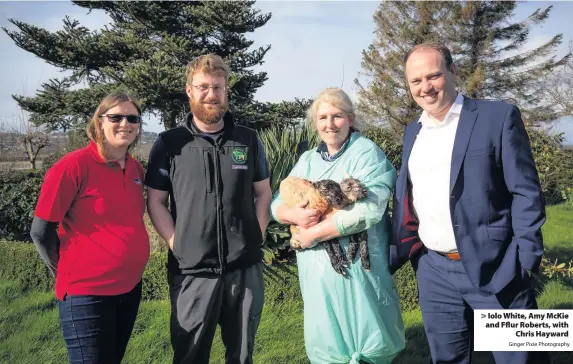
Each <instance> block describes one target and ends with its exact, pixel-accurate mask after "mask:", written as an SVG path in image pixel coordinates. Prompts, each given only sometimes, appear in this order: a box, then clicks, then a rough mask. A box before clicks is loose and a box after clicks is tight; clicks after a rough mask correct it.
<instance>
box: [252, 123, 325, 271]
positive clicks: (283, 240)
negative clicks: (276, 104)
mask: <svg viewBox="0 0 573 364" xmlns="http://www.w3.org/2000/svg"><path fill="white" fill-rule="evenodd" d="M259 138H260V139H261V142H262V143H263V145H264V147H265V152H266V154H267V160H268V163H269V167H270V170H271V190H272V192H273V195H274V194H275V193H277V192H278V190H279V186H280V183H281V181H282V180H283V179H284V178H286V177H287V176H288V175H289V173H290V171H291V170H292V169H293V167H294V165H295V164H296V162H297V161H298V159H299V158H300V156H301V155H302V154H303V153H304V152H306V151H307V150H309V149H312V148H314V147H316V146H317V145H318V135H317V133H316V131H315V130H314V129H313V128H312V127H309V126H308V124H305V126H304V127H299V128H289V129H285V128H284V127H280V126H279V125H273V126H271V127H270V128H266V129H265V130H263V131H261V132H259ZM289 240H290V233H289V231H288V227H287V226H283V225H281V224H279V223H277V222H276V221H271V223H270V224H269V227H268V229H267V236H266V238H265V241H266V245H267V246H268V247H269V248H271V249H284V248H288V246H289ZM267 253H268V252H267ZM277 253H279V255H280V254H281V253H280V252H277ZM271 259H272V254H265V261H266V262H267V263H270V262H271Z"/></svg>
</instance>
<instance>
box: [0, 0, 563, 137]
mask: <svg viewBox="0 0 573 364" xmlns="http://www.w3.org/2000/svg"><path fill="white" fill-rule="evenodd" d="M378 4H379V2H376V1H352V2H350V1H318V2H306V1H260V2H258V3H257V4H255V6H256V7H257V8H259V9H260V10H261V11H263V12H271V13H272V14H273V16H272V18H271V20H270V21H269V22H268V23H267V24H266V25H265V26H263V27H262V28H259V29H258V30H257V31H256V32H254V33H252V34H250V35H249V37H250V38H251V39H253V40H254V41H255V46H262V45H267V44H270V45H271V50H270V51H269V52H268V53H267V55H266V57H265V59H264V60H265V63H264V64H263V65H262V66H260V67H257V68H256V69H262V70H264V71H266V72H267V74H268V77H269V79H268V81H267V82H266V83H265V85H264V86H263V87H261V88H260V89H259V90H258V92H257V94H256V98H257V99H258V100H260V101H281V100H293V99H294V98H295V97H299V98H303V97H304V98H311V97H314V96H316V95H317V94H318V93H319V92H320V91H321V90H322V89H324V88H325V87H328V86H342V88H343V89H344V90H345V91H346V92H348V93H349V94H350V95H351V96H352V97H353V98H355V95H356V87H355V86H354V79H355V78H356V77H358V76H359V72H360V70H361V67H360V62H361V60H362V56H361V52H362V50H364V49H365V48H367V47H368V46H369V44H370V43H371V42H372V40H373V31H374V23H373V21H372V16H373V15H374V12H375V11H376V8H377V7H378ZM549 5H553V10H552V12H551V16H550V19H549V20H548V21H547V22H546V23H545V24H543V25H542V26H540V27H536V28H535V29H534V30H533V31H532V32H531V33H530V46H531V47H533V46H535V45H538V44H541V43H543V42H544V41H546V40H548V39H550V37H551V36H553V35H554V34H557V33H563V36H564V42H563V45H562V47H561V49H560V51H559V52H560V54H561V55H563V54H565V53H566V45H567V43H568V42H569V41H571V40H573V27H571V19H570V17H571V15H570V14H573V2H564V1H559V2H533V1H528V2H524V3H521V4H520V5H518V7H517V11H516V14H515V19H516V20H517V19H524V18H525V17H526V16H527V15H529V14H531V13H532V12H533V11H535V9H537V8H539V7H542V8H543V7H546V6H549ZM65 15H68V16H70V17H72V18H74V19H77V20H78V21H79V22H80V23H81V24H82V25H84V26H86V27H88V28H90V29H93V30H95V29H98V28H100V27H102V26H103V25H105V24H106V23H108V22H109V19H108V17H107V16H106V15H105V14H104V13H103V12H92V14H89V15H88V14H87V11H86V10H85V9H82V8H80V7H77V6H74V5H73V4H71V3H70V2H65V1H56V2H46V1H42V2H30V1H24V2H0V25H1V26H6V27H9V28H10V27H12V25H11V24H9V23H8V20H7V19H8V18H14V19H16V20H20V21H24V22H27V23H32V24H34V25H36V26H40V27H43V28H46V29H48V30H50V31H55V30H58V29H61V27H62V19H63V18H64V16H65ZM58 75H61V72H60V71H59V70H58V69H56V68H55V67H53V66H51V65H49V64H47V63H45V62H44V61H43V60H41V59H39V58H38V57H36V56H34V55H32V54H30V53H27V52H25V51H23V50H22V49H20V48H18V47H17V46H16V45H14V43H13V42H12V40H11V39H10V38H9V37H8V36H7V35H6V34H5V33H4V32H3V31H2V32H0V85H2V86H1V87H0V118H1V119H4V120H11V119H13V118H15V116H16V114H17V108H16V103H15V102H14V101H13V100H12V98H11V96H10V95H12V94H24V95H28V96H32V95H34V94H35V92H36V90H37V89H38V88H40V85H41V83H42V82H45V81H47V80H48V79H50V78H52V77H58ZM145 128H146V130H150V131H156V132H158V131H161V126H160V125H159V123H158V122H157V121H155V120H149V121H148V123H147V125H146V126H145ZM554 130H557V131H565V132H566V136H567V138H568V143H569V144H573V121H571V120H569V121H567V122H565V123H561V125H558V126H556V127H555V128H554Z"/></svg>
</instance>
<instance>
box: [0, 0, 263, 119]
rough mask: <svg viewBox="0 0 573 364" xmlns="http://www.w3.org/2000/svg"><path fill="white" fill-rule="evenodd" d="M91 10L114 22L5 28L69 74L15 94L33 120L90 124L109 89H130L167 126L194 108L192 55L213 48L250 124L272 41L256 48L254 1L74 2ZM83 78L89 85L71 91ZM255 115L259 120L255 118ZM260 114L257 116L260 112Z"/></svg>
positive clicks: (234, 102) (234, 105) (239, 115)
mask: <svg viewBox="0 0 573 364" xmlns="http://www.w3.org/2000/svg"><path fill="white" fill-rule="evenodd" d="M74 4H75V5H77V6H80V7H82V8H85V9H86V11H87V9H89V10H90V11H104V12H105V13H106V14H107V15H109V17H110V18H111V19H112V20H111V23H110V24H108V25H107V26H106V27H105V28H104V29H101V30H97V31H90V30H89V29H87V28H86V27H83V26H82V25H81V24H79V22H78V21H76V20H73V19H71V18H69V17H66V18H65V19H63V29H62V30H61V31H57V32H49V31H47V30H46V29H42V28H39V27H36V26H34V25H31V24H26V23H22V22H20V21H18V20H14V19H10V20H9V21H10V22H11V23H12V24H13V25H14V26H15V27H16V28H17V30H11V29H6V28H3V29H4V31H5V32H6V33H7V34H8V36H9V37H10V38H11V39H12V40H13V41H14V43H15V44H16V45H17V46H18V47H20V48H22V49H24V50H26V51H28V52H31V53H33V54H34V55H36V56H38V57H40V58H42V59H44V60H46V62H48V63H50V64H52V65H54V66H56V67H58V68H60V69H62V70H67V71H71V73H72V75H71V76H69V77H66V78H62V79H53V80H50V81H48V82H46V83H45V84H43V85H42V88H43V89H42V90H40V91H39V92H38V93H37V95H36V97H21V96H14V98H15V99H16V101H18V103H19V104H20V106H21V107H22V108H23V109H24V110H26V111H29V112H31V113H32V120H33V121H34V122H36V123H47V124H50V125H51V126H52V127H53V128H54V129H56V128H64V129H68V128H73V127H75V126H76V125H81V124H85V123H86V122H87V121H88V120H89V118H90V117H91V114H92V113H93V111H94V110H95V108H96V106H97V104H98V102H99V101H100V100H101V99H102V98H103V96H104V95H105V94H107V93H109V91H111V90H112V89H118V88H121V89H124V90H126V91H129V92H130V93H132V94H133V95H134V96H135V97H136V98H137V99H138V100H139V101H140V102H141V103H142V106H143V110H144V112H148V113H151V114H154V115H157V116H159V118H160V119H161V122H162V124H163V125H164V127H165V128H166V129H169V128H172V127H174V126H176V125H177V122H178V121H179V120H181V118H182V116H183V115H184V114H185V113H186V111H187V110H188V109H189V106H188V98H187V95H186V94H185V67H186V65H187V64H188V62H190V61H191V60H192V59H193V58H194V57H196V56H199V55H202V54H207V53H215V54H218V55H220V56H221V57H223V58H224V59H225V60H226V61H227V62H228V64H229V65H230V67H231V69H232V74H231V77H230V80H229V98H230V108H231V110H232V111H233V112H234V114H235V116H236V120H237V121H238V122H239V123H241V124H246V123H249V122H250V119H251V118H253V115H250V113H251V112H252V110H250V109H251V108H252V103H253V101H254V94H255V92H256V91H257V89H258V88H259V87H261V86H262V85H263V83H264V82H265V81H266V79H267V75H266V73H265V72H258V73H257V72H254V71H253V70H251V68H253V67H254V66H258V65H261V64H262V63H263V58H264V56H265V54H266V52H267V51H268V50H269V49H270V46H268V45H267V46H264V47H259V48H255V47H253V43H254V42H253V41H251V40H249V39H247V37H246V34H247V33H250V32H253V31H255V30H256V29H258V28H260V27H262V26H263V25H265V24H266V22H267V21H268V20H269V19H270V16H271V15H270V14H261V13H260V12H259V11H258V10H256V9H255V8H254V7H253V5H254V1H232V2H228V1H216V2H215V1H205V2H199V1H187V2H184V1H163V2H158V1H156V2H131V1H130V2H128V1H119V2H118V1H115V2H112V1H100V2H92V1H90V2H87V1H75V2H74ZM82 82H86V83H87V84H88V85H89V87H87V88H82V89H75V90H72V88H73V87H74V86H78V85H80V84H82ZM255 119H256V118H255ZM258 119H260V117H258Z"/></svg>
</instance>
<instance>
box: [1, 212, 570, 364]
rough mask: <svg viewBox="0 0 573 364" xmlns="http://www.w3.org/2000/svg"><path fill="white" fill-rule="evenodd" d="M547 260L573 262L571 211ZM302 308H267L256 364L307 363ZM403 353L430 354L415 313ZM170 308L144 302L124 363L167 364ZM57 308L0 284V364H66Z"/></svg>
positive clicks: (552, 220) (557, 300) (558, 361)
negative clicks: (572, 260)
mask: <svg viewBox="0 0 573 364" xmlns="http://www.w3.org/2000/svg"><path fill="white" fill-rule="evenodd" d="M544 235H545V241H546V249H547V256H549V257H550V258H551V259H555V258H557V259H559V261H566V260H567V261H568V260H571V259H573V244H572V242H573V207H570V206H552V207H549V208H548V221H547V223H546V225H545V227H544ZM538 303H539V306H540V308H560V309H562V308H568V309H573V284H571V281H570V280H553V281H551V282H549V283H548V284H547V285H545V287H544V289H543V292H542V293H541V294H540V295H539V297H538ZM302 320H303V316H302V303H295V304H291V305H282V306H281V305H278V304H272V305H266V306H265V309H264V311H263V315H262V319H261V324H260V327H259V331H258V333H257V341H256V345H255V363H261V364H262V363H265V364H266V363H284V364H287V363H288V364H291V363H293V364H296V363H308V361H307V359H306V355H305V350H304V344H303V326H302ZM404 321H405V325H406V337H407V344H406V349H405V350H404V351H403V352H402V353H401V354H400V355H399V356H398V357H397V358H396V360H395V361H394V362H395V363H406V364H410V363H412V364H416V363H424V364H427V363H428V362H429V361H430V356H429V349H428V345H427V343H426V338H425V335H424V329H423V324H422V316H421V313H420V311H419V310H414V311H410V312H405V313H404ZM168 322H169V303H168V302H166V301H152V302H143V303H142V305H141V309H140V311H139V315H138V318H137V321H136V324H135V329H134V332H133V335H132V337H131V340H130V343H129V346H128V348H127V354H126V356H125V359H124V363H133V364H142V363H170V360H171V355H172V352H171V346H170V343H169V327H168ZM211 358H212V359H211V362H212V363H224V360H223V358H224V348H223V345H222V343H221V340H220V334H219V332H217V334H216V336H215V341H214V343H213V348H212V356H211ZM474 359H475V363H477V364H485V363H493V359H492V356H491V354H490V353H484V352H479V353H475V356H474ZM552 359H553V363H554V364H566V363H567V364H569V363H572V362H573V353H572V352H554V353H552ZM66 360H67V357H66V351H65V348H64V342H63V339H62V336H61V332H60V328H59V324H58V316H57V307H56V302H55V299H54V296H53V294H52V293H41V292H29V293H22V290H21V289H20V287H18V285H17V284H16V283H13V282H7V281H1V280H0V363H17V364H28V363H29V364H37V363H65V362H66Z"/></svg>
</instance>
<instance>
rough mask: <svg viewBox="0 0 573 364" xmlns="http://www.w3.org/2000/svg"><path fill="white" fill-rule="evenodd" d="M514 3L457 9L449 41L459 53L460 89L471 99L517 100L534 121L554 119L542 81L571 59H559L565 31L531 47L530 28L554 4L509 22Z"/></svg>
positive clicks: (468, 4) (476, 4) (477, 4)
mask: <svg viewBox="0 0 573 364" xmlns="http://www.w3.org/2000/svg"><path fill="white" fill-rule="evenodd" d="M515 7H516V2H514V1H480V2H473V1H468V2H463V3H461V6H460V7H457V8H456V9H457V10H458V13H456V15H455V16H456V18H457V19H458V20H459V22H458V24H456V32H455V34H456V36H455V37H454V38H452V39H451V42H450V45H451V47H452V50H453V52H454V54H455V55H456V60H455V62H456V64H457V65H458V69H459V71H458V75H459V77H458V79H459V83H460V89H461V90H462V92H463V93H464V94H465V95H467V96H469V97H472V98H481V99H500V100H504V101H507V102H509V103H512V104H515V105H518V106H519V108H520V109H521V111H522V113H523V114H524V118H526V119H527V120H529V121H533V122H538V121H545V120H552V119H554V118H555V116H556V112H555V111H556V110H555V109H554V108H553V107H552V105H550V104H547V102H546V100H545V99H544V98H543V97H542V96H543V89H542V84H543V83H542V82H540V80H543V79H545V78H546V77H547V76H548V75H550V74H551V73H552V71H553V70H554V69H555V68H556V67H559V66H561V65H563V64H564V63H566V62H567V60H568V58H569V55H567V56H565V57H564V58H562V59H560V60H556V56H555V53H556V50H557V47H558V46H559V45H560V44H561V43H562V39H563V35H562V34H557V35H555V36H553V37H552V38H551V39H550V40H549V41H548V42H545V43H544V44H542V45H540V46H537V47H535V48H533V49H527V48H526V47H527V41H528V40H529V31H530V29H531V28H532V27H533V26H535V25H539V24H542V23H544V22H545V21H546V20H547V19H548V17H549V13H550V11H551V8H552V6H549V7H547V8H545V9H540V8H539V9H537V10H536V11H535V12H533V13H532V14H531V15H530V16H529V17H528V18H527V19H525V20H522V21H519V22H516V23H510V22H509V18H510V17H512V16H513V12H514V10H515Z"/></svg>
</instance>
